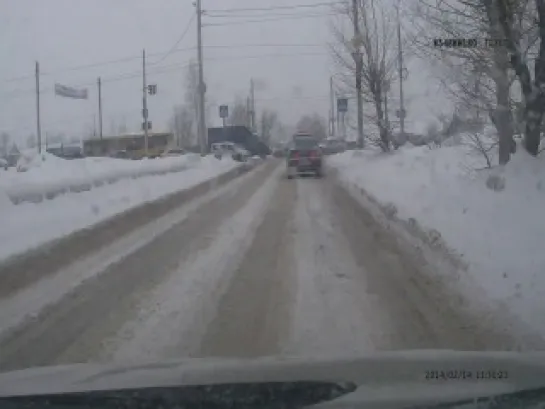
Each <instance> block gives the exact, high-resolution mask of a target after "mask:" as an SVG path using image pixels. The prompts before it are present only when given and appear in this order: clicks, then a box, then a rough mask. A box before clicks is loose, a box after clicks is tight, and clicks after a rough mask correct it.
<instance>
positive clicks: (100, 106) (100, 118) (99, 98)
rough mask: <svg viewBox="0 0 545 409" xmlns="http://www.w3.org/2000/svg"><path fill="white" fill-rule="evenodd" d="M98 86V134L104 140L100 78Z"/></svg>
mask: <svg viewBox="0 0 545 409" xmlns="http://www.w3.org/2000/svg"><path fill="white" fill-rule="evenodd" d="M97 86H98V132H99V135H100V139H101V140H102V136H103V134H102V80H101V79H100V77H98V79H97Z"/></svg>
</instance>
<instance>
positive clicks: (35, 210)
mask: <svg viewBox="0 0 545 409" xmlns="http://www.w3.org/2000/svg"><path fill="white" fill-rule="evenodd" d="M44 157H45V160H44V161H39V160H36V159H34V160H31V161H30V162H29V166H28V170H27V171H26V172H16V171H15V170H14V169H11V170H10V171H8V172H5V171H1V173H0V215H1V216H0V218H1V228H0V243H2V245H1V246H0V259H4V258H6V257H8V256H10V255H13V254H16V253H20V252H23V251H25V250H27V249H29V248H32V247H35V246H37V245H40V244H42V243H44V242H47V241H49V240H52V239H55V238H59V237H62V236H64V235H67V234H70V233H72V232H74V231H76V230H79V229H82V228H85V227H87V226H90V225H93V224H95V223H98V222H100V221H102V220H104V219H107V218H109V217H111V216H113V215H115V214H117V213H120V212H123V211H125V210H127V209H129V208H132V207H135V206H137V205H140V204H142V203H144V202H148V201H153V200H156V199H158V198H160V197H161V196H164V195H167V194H169V193H172V192H175V191H178V190H183V189H187V188H190V187H191V186H194V185H196V184H198V183H200V182H202V181H204V180H207V179H210V178H212V177H214V176H217V175H219V174H221V173H224V172H227V171H229V170H231V169H233V168H234V167H235V166H237V165H239V163H237V162H235V161H233V160H230V159H225V160H222V161H218V160H217V159H215V158H213V157H205V158H201V157H200V156H199V155H184V156H180V157H169V158H160V159H154V160H143V161H128V160H122V159H110V158H86V159H78V160H64V159H59V158H57V157H55V156H52V155H45V156H44ZM52 193H54V194H52ZM48 195H49V197H50V198H51V199H50V200H47V196H48ZM21 197H23V198H25V199H26V200H28V199H30V200H32V201H34V202H36V201H38V200H41V201H40V202H37V203H33V202H28V201H24V202H19V203H18V204H14V203H13V202H14V201H15V202H17V200H13V199H14V198H21ZM10 198H11V199H10Z"/></svg>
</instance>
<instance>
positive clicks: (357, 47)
mask: <svg viewBox="0 0 545 409" xmlns="http://www.w3.org/2000/svg"><path fill="white" fill-rule="evenodd" d="M352 14H353V17H354V40H353V45H354V54H353V57H354V61H355V63H356V95H357V100H358V104H357V105H358V107H357V108H358V147H359V148H360V149H361V148H363V100H362V95H361V82H362V70H363V54H362V52H361V33H360V25H359V12H358V0H352Z"/></svg>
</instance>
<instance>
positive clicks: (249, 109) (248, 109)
mask: <svg viewBox="0 0 545 409" xmlns="http://www.w3.org/2000/svg"><path fill="white" fill-rule="evenodd" d="M246 125H247V126H248V128H250V129H252V106H251V103H250V97H246Z"/></svg>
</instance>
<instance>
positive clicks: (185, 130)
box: [171, 105, 196, 147]
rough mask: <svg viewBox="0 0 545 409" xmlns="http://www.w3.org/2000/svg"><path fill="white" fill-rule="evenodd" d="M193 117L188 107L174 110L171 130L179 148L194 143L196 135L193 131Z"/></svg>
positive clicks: (183, 106)
mask: <svg viewBox="0 0 545 409" xmlns="http://www.w3.org/2000/svg"><path fill="white" fill-rule="evenodd" d="M194 122H195V117H194V115H193V112H192V111H191V109H190V107H188V106H187V105H181V106H177V107H175V108H174V115H173V117H172V120H171V129H172V131H173V133H174V137H175V139H176V144H177V145H178V146H180V147H188V146H192V145H194V144H195V142H196V135H195V132H194V130H193V124H194Z"/></svg>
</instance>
